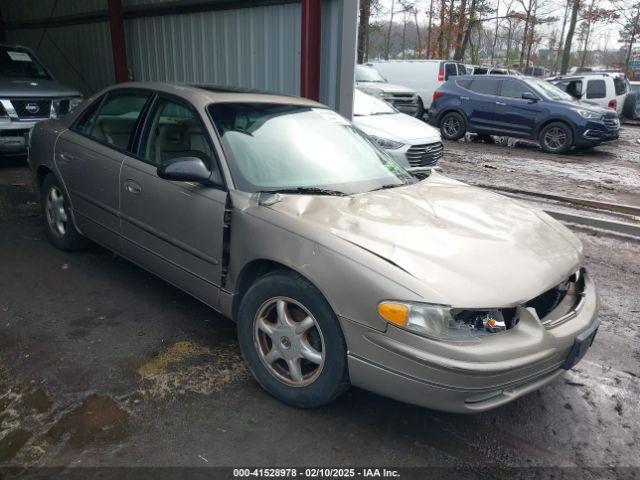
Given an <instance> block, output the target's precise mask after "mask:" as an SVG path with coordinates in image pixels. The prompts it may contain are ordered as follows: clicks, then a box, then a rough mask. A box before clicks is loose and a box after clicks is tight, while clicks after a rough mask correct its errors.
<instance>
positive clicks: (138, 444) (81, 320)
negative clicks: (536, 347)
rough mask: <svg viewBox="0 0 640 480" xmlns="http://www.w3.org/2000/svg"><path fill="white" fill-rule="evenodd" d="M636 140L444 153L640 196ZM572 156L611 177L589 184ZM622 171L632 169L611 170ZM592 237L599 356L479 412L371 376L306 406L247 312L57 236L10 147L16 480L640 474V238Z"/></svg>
mask: <svg viewBox="0 0 640 480" xmlns="http://www.w3.org/2000/svg"><path fill="white" fill-rule="evenodd" d="M637 132H638V134H640V129H638V130H637ZM625 135H627V134H625ZM625 138H626V137H625ZM623 142H628V143H622V145H620V146H619V147H615V146H613V145H612V146H607V147H603V149H602V152H600V150H599V149H597V150H595V151H594V152H588V153H585V154H584V155H580V156H577V157H574V156H568V158H565V157H566V156H563V157H562V158H560V157H558V158H556V157H552V156H548V155H546V154H542V153H540V152H538V151H537V150H535V149H532V148H520V147H508V146H495V145H483V144H469V145H465V144H464V143H463V142H459V143H457V144H450V143H447V144H446V148H447V150H448V154H447V160H445V161H444V162H443V166H444V167H445V170H447V171H448V172H449V173H450V174H451V175H452V176H454V177H458V178H467V179H468V180H469V181H471V179H473V180H477V182H482V183H487V182H491V181H493V182H496V183H499V182H504V184H505V185H507V186H513V184H514V180H513V178H514V177H515V178H523V177H524V176H526V177H527V178H529V179H530V181H528V182H527V187H529V189H532V190H533V189H536V188H540V187H543V186H547V187H548V189H549V190H550V191H553V192H554V193H557V192H571V193H572V194H573V195H574V196H587V195H589V196H593V197H597V198H605V199H612V200H617V201H620V202H623V203H635V204H636V205H638V204H640V201H638V200H637V199H638V192H639V191H640V190H638V189H637V186H636V187H633V185H636V184H635V183H633V182H635V180H636V179H637V175H638V171H639V170H638V163H640V158H638V155H637V153H638V148H640V146H638V148H636V147H634V146H632V145H631V137H630V136H629V138H628V139H626V140H623ZM622 147H624V148H622ZM633 148H635V150H632V149H633ZM463 152H467V153H466V154H465V155H464V156H463ZM514 152H517V155H516V153H514ZM520 152H525V153H523V154H521V153H520ZM611 152H613V153H611ZM629 152H631V153H629ZM633 152H636V153H635V154H633ZM525 154H526V155H527V157H526V158H524V157H523V155H525ZM483 164H491V165H493V166H494V167H495V168H489V167H486V166H484V165H483ZM550 165H553V166H555V167H558V168H560V167H562V168H561V169H560V170H558V169H555V168H554V169H550V168H548V167H549V166H550ZM572 169H574V170H576V171H579V173H576V175H579V176H581V178H582V177H587V172H589V171H591V172H592V173H593V175H592V177H593V178H592V179H585V180H584V181H582V180H581V184H584V185H585V187H584V188H581V189H579V191H577V189H576V188H575V186H572V185H571V184H570V181H571V180H570V176H571V175H572V174H571V171H572ZM565 170H566V175H565V173H562V174H560V173H558V172H559V171H562V172H565ZM611 172H617V173H616V175H617V176H616V177H615V179H614V180H612V181H613V182H614V183H607V182H604V179H605V178H608V177H607V175H609V174H610V173H611ZM634 175H635V176H636V177H634ZM618 177H619V178H618ZM509 178H511V180H509ZM634 178H635V179H634ZM605 185H606V186H608V185H612V186H613V187H612V188H614V190H609V188H608V187H606V186H605ZM630 185H631V186H630ZM634 188H635V191H634ZM579 193H582V195H579ZM578 235H579V236H580V238H581V239H582V241H583V242H584V244H585V249H586V253H587V268H589V270H590V271H591V273H592V275H593V277H594V278H595V281H596V283H597V285H598V287H599V290H600V294H601V300H602V310H601V321H602V325H601V328H600V330H599V332H598V337H597V339H596V341H595V344H594V346H593V348H592V349H591V350H590V351H589V353H588V354H587V356H586V357H585V359H584V360H583V361H582V362H581V363H580V364H579V365H578V366H577V367H576V368H575V369H574V370H573V371H570V372H568V373H567V374H566V375H565V376H564V377H563V378H562V379H560V380H559V381H557V382H555V383H552V384H550V385H548V386H546V387H544V388H543V389H541V390H540V391H537V392H534V393H532V394H530V395H528V396H526V397H524V398H521V399H518V400H517V401H515V402H513V403H511V404H509V405H507V406H505V407H502V408H500V409H498V410H495V411H492V412H488V413H483V414H478V415H474V416H463V415H454V414H446V413H440V412H434V411H430V410H426V409H422V408H417V407H413V406H410V405H406V404H402V403H399V402H396V401H393V400H389V399H386V398H383V397H380V396H377V395H374V394H370V393H367V392H364V391H361V390H357V389H351V390H350V391H349V392H348V393H347V394H346V395H344V396H343V397H342V398H340V399H338V400H337V401H336V402H335V403H333V404H332V405H330V406H328V407H325V408H321V409H316V410H298V409H294V408H291V407H288V406H285V405H283V404H281V403H279V402H278V401H276V400H274V399H272V398H271V397H269V396H268V395H266V394H265V393H263V392H262V391H261V390H260V388H259V387H258V386H257V384H256V383H255V382H254V381H253V379H252V378H251V377H250V376H249V374H248V373H247V371H246V369H245V367H244V364H243V363H242V360H241V358H240V355H239V350H238V345H237V340H236V335H235V329H234V324H233V323H231V322H230V321H228V320H225V319H223V318H220V317H219V316H218V315H217V314H216V313H214V312H213V311H211V310H209V309H208V308H207V307H205V306H204V305H202V304H200V303H199V302H197V301H196V300H193V299H192V298H191V297H189V296H188V295H186V294H184V293H182V292H180V291H179V290H177V289H175V288H173V287H172V286H170V285H168V284H167V283H165V282H163V281H162V280H159V279H157V278H156V277H154V276H152V275H150V274H148V273H146V272H145V271H143V270H141V269H139V268H137V267H136V266H134V265H132V264H131V263H129V262H127V261H126V260H123V259H122V258H119V257H117V256H115V255H113V254H112V253H110V252H108V251H106V250H104V249H102V248H100V247H98V246H93V247H91V248H89V249H88V250H87V251H84V252H81V253H73V254H71V253H65V252H61V251H58V250H56V249H55V248H54V247H52V246H51V245H50V244H49V243H48V242H47V241H46V239H45V235H44V232H43V228H42V226H41V221H40V218H39V210H38V206H37V204H36V203H35V198H34V197H33V194H32V193H31V191H30V187H29V180H28V176H27V174H26V167H25V164H24V161H23V160H20V159H18V160H10V161H4V163H3V164H0V466H5V467H12V468H11V469H9V470H4V471H0V478H2V476H3V474H4V475H5V476H7V477H10V476H13V475H16V474H19V473H20V472H26V474H27V475H30V474H37V473H38V472H39V471H40V470H38V467H43V466H48V467H51V466H62V467H72V466H150V465H151V466H213V465H226V466H237V465H271V466H285V465H298V466H300V465H356V466H368V465H388V466H445V467H450V466H453V467H462V468H464V467H471V468H482V469H483V471H484V472H485V473H486V474H487V475H488V476H490V477H495V478H506V477H508V476H510V475H508V474H507V473H505V472H507V470H504V469H506V468H510V467H572V466H589V467H595V468H597V470H595V473H594V477H593V478H615V477H616V476H617V475H620V474H621V473H625V474H626V475H636V474H638V473H639V472H640V455H639V454H640V447H638V445H639V442H640V415H639V414H638V398H639V394H640V333H639V332H640V287H639V281H638V279H639V278H640V260H639V259H640V243H638V242H635V241H632V240H629V239H623V238H616V237H610V236H607V235H603V234H602V233H601V232H600V233H598V232H589V231H580V232H578ZM626 467H636V469H635V470H625V468H626ZM621 469H622V470H621ZM1 472H4V473H1ZM628 478H632V477H631V476H629V477H628Z"/></svg>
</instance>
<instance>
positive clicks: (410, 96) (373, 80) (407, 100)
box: [356, 65, 424, 118]
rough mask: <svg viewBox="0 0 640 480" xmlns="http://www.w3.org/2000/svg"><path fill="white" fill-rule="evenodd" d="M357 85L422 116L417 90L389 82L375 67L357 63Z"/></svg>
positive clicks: (404, 110) (371, 93)
mask: <svg viewBox="0 0 640 480" xmlns="http://www.w3.org/2000/svg"><path fill="white" fill-rule="evenodd" d="M356 86H357V87H358V88H359V89H360V90H362V91H363V92H365V93H368V94H370V95H374V96H377V97H380V98H382V99H383V100H385V101H386V102H388V103H390V104H391V105H393V106H394V107H395V108H397V109H398V110H400V111H401V112H402V113H406V114H407V115H411V116H412V117H418V118H421V117H422V115H423V113H424V111H422V109H421V108H420V106H419V104H418V94H417V93H416V92H415V91H413V90H411V89H410V88H407V87H403V86H401V85H394V84H392V83H389V82H388V81H387V80H386V79H385V78H384V77H383V76H382V75H380V73H379V72H378V71H377V70H376V69H375V68H373V67H369V66H365V65H356Z"/></svg>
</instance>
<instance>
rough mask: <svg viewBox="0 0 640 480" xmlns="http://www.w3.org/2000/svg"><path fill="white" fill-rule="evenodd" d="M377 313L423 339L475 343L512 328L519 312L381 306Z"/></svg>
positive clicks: (401, 303)
mask: <svg viewBox="0 0 640 480" xmlns="http://www.w3.org/2000/svg"><path fill="white" fill-rule="evenodd" d="M378 313H379V314H380V316H381V317H382V318H384V319H385V320H386V321H387V322H390V323H393V324H395V325H398V326H400V327H402V328H404V329H406V330H409V331H411V332H413V333H416V334H418V335H422V336H424V337H429V338H435V339H438V340H447V341H454V342H456V341H457V342H461V341H470V340H471V341H473V340H477V339H479V338H480V337H483V336H485V335H489V334H492V333H498V332H502V331H505V330H508V329H509V328H512V327H513V326H514V325H515V324H516V323H517V320H516V318H515V316H516V310H515V309H512V308H507V309H477V310H470V309H460V308H451V307H446V306H441V305H429V304H422V303H404V302H381V303H380V304H379V305H378Z"/></svg>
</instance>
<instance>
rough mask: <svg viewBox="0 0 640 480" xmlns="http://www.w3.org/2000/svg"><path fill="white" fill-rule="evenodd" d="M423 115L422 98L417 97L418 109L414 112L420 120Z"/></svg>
mask: <svg viewBox="0 0 640 480" xmlns="http://www.w3.org/2000/svg"><path fill="white" fill-rule="evenodd" d="M423 117H424V105H423V103H422V99H421V98H420V97H418V111H417V112H416V118H418V119H420V120H422V119H423Z"/></svg>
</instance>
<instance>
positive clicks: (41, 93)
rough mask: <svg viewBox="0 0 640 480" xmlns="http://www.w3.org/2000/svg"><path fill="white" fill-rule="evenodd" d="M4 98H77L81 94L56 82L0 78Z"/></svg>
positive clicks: (0, 90)
mask: <svg viewBox="0 0 640 480" xmlns="http://www.w3.org/2000/svg"><path fill="white" fill-rule="evenodd" d="M0 96H2V97H12V96H15V97H77V96H80V92H78V91H77V90H75V89H73V88H70V87H67V86H65V85H61V84H59V83H58V82H56V81H55V80H45V79H40V78H39V79H25V78H6V77H0Z"/></svg>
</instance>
